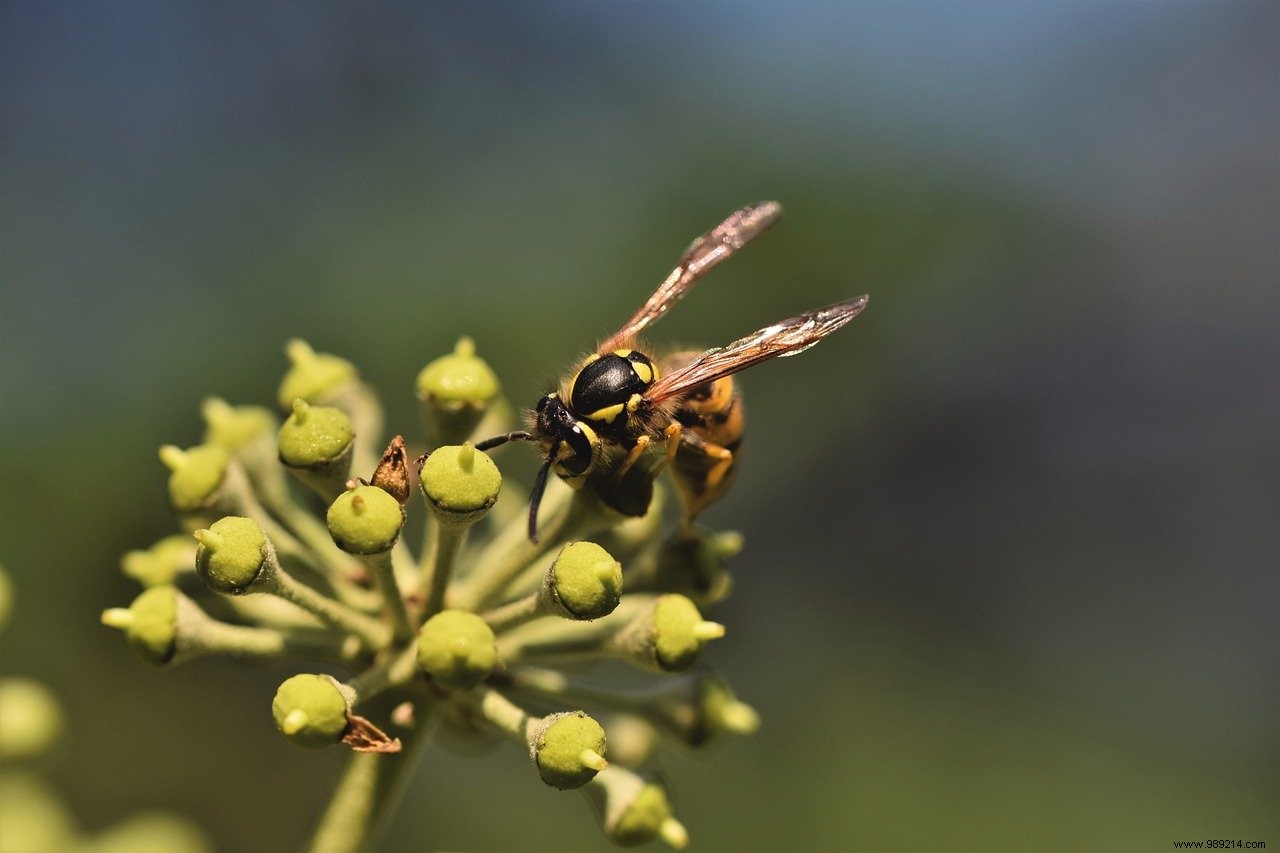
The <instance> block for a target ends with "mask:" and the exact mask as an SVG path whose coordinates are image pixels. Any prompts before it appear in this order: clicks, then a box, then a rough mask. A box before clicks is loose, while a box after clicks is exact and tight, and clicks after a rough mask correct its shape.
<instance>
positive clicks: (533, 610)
mask: <svg viewBox="0 0 1280 853" xmlns="http://www.w3.org/2000/svg"><path fill="white" fill-rule="evenodd" d="M547 612H548V611H547V608H546V607H545V606H544V604H543V598H542V595H541V594H540V593H536V592H531V593H529V594H528V595H526V596H524V597H523V598H517V599H516V600H515V601H512V602H511V603H509V604H504V605H502V606H501V607H497V608H494V609H493V610H490V611H489V612H488V613H485V614H483V616H484V621H485V622H487V623H489V627H490V628H492V629H493V632H494V633H495V634H500V633H502V632H503V631H506V630H509V629H511V628H514V627H516V626H517V625H523V624H524V623H525V622H529V621H532V620H534V619H537V618H538V617H539V616H545V615H546V614H547Z"/></svg>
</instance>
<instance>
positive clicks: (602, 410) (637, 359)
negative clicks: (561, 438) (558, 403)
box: [569, 350, 658, 424]
mask: <svg viewBox="0 0 1280 853" xmlns="http://www.w3.org/2000/svg"><path fill="white" fill-rule="evenodd" d="M657 376H658V372H657V370H655V369H654V366H653V362H652V361H651V360H650V359H649V356H647V355H645V354H644V353H642V352H638V351H636V350H618V351H617V352H611V353H609V354H607V355H602V356H600V357H599V358H593V359H592V360H591V361H589V362H587V363H586V364H585V365H583V366H582V369H581V370H579V371H578V375H577V376H575V377H574V378H573V390H572V391H571V393H570V397H569V406H570V408H572V409H573V410H574V411H575V412H577V413H578V414H579V415H580V416H581V417H584V418H586V419H587V420H591V421H597V422H600V423H606V424H608V423H613V422H614V421H615V420H616V419H617V417H618V415H619V414H621V413H623V412H624V411H626V407H627V403H628V401H630V400H631V399H632V397H634V396H635V395H637V394H643V393H644V392H645V391H646V390H648V388H649V386H650V385H652V384H653V381H654V380H655V379H656V378H657Z"/></svg>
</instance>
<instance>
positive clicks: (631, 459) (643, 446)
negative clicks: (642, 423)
mask: <svg viewBox="0 0 1280 853" xmlns="http://www.w3.org/2000/svg"><path fill="white" fill-rule="evenodd" d="M651 442H652V439H651V438H649V436H647V435H642V436H640V437H639V438H637V439H636V443H635V446H634V447H632V448H631V449H630V450H628V451H627V458H625V459H623V460H622V464H621V465H619V466H618V470H617V471H614V472H613V476H612V477H611V478H610V482H611V483H612V484H613V485H615V486H616V485H618V483H621V482H622V478H623V477H625V476H626V474H627V472H628V471H630V470H631V467H632V466H633V465H635V464H636V462H638V461H640V457H641V456H643V455H644V452H645V451H646V450H648V449H649V444H650V443H651Z"/></svg>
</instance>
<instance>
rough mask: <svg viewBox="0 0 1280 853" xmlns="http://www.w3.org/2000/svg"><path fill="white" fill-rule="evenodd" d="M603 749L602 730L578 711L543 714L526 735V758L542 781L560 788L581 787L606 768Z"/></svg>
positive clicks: (563, 789)
mask: <svg viewBox="0 0 1280 853" xmlns="http://www.w3.org/2000/svg"><path fill="white" fill-rule="evenodd" d="M604 751H605V737H604V729H603V728H602V727H601V726H600V724H599V723H597V722H596V721H595V720H593V719H592V718H591V717H588V716H587V715H586V714H585V713H583V712H582V711H572V712H569V713H563V714H551V715H550V716H548V717H544V718H543V719H542V721H541V722H540V723H538V724H537V725H536V726H534V727H533V731H532V732H531V733H530V735H529V757H530V758H532V759H533V763H534V764H536V765H537V766H538V774H539V775H540V776H542V781H543V782H546V783H547V784H548V785H550V786H551V787H553V788H559V789H560V790H562V791H567V790H570V789H572V788H581V787H582V786H583V785H585V784H587V783H588V782H590V781H591V779H592V777H593V776H595V775H596V774H597V773H599V772H600V771H601V770H603V769H605V768H606V767H608V766H609V763H608V762H607V761H605V759H604Z"/></svg>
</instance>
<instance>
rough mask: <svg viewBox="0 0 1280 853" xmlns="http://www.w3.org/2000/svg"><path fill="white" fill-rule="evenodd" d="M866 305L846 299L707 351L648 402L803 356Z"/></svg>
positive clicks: (654, 390) (664, 379)
mask: <svg viewBox="0 0 1280 853" xmlns="http://www.w3.org/2000/svg"><path fill="white" fill-rule="evenodd" d="M866 305H867V297H865V296H859V297H858V298H857V299H847V300H845V301H844V302H837V303H836V304H834V305H828V306H827V307H825V308H816V309H814V310H812V311H806V312H804V313H803V314H797V315H796V316H794V317H791V318H790V319H787V320H783V321H782V322H781V323H774V324H773V325H772V326H766V327H765V328H763V329H761V330H760V331H758V332H755V333H753V334H750V335H747V336H746V337H745V338H739V339H738V340H736V341H734V342H733V343H731V344H729V345H728V346H723V347H717V348H715V349H711V350H707V351H706V352H704V353H703V354H702V355H700V356H698V357H697V358H695V359H694V360H693V361H691V362H689V363H688V364H686V365H685V366H683V367H681V368H678V369H677V370H674V371H672V372H671V373H668V374H666V375H664V376H661V377H659V379H658V381H656V382H654V383H653V385H651V386H650V387H649V390H648V391H647V392H646V393H645V395H644V398H645V401H646V402H648V403H661V402H663V401H664V400H669V399H671V398H673V397H679V396H682V395H684V394H686V393H688V392H689V391H691V390H693V389H694V388H698V387H700V386H702V385H706V384H707V383H708V382H714V381H715V380H717V379H722V378H724V377H725V376H730V375H732V374H734V373H737V372H738V371H740V370H746V369H747V368H748V367H751V366H752V365H754V364H759V363H760V362H762V361H768V360H769V359H771V358H783V357H785V356H789V355H795V354H796V353H801V352H804V351H805V350H807V349H808V348H809V347H811V346H813V345H814V344H816V343H817V342H818V341H820V340H822V339H823V338H825V337H826V336H827V335H829V334H831V333H832V332H834V331H835V330H836V329H838V328H840V327H841V326H843V325H844V324H845V323H848V322H849V321H850V320H852V319H853V318H854V317H857V316H858V314H860V313H861V312H862V309H863V308H865V307H866Z"/></svg>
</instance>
